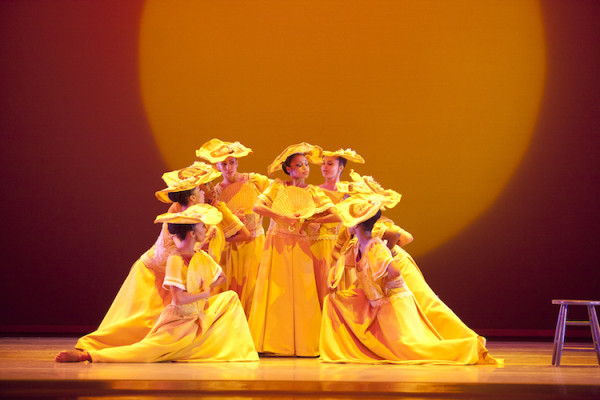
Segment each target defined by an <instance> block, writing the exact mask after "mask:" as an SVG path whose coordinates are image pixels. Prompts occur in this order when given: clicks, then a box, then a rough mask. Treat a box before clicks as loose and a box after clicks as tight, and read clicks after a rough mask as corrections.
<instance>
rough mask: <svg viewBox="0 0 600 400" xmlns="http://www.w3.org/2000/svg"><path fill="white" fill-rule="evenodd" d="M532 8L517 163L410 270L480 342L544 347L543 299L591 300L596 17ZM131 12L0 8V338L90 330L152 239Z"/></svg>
mask: <svg viewBox="0 0 600 400" xmlns="http://www.w3.org/2000/svg"><path fill="white" fill-rule="evenodd" d="M541 4H542V11H543V18H544V26H545V32H546V43H547V54H548V67H547V68H548V76H547V82H546V85H545V93H544V97H543V103H542V107H541V113H540V116H539V120H538V124H537V126H536V130H535V134H534V136H533V143H532V145H531V149H530V151H529V152H528V153H527V154H526V156H525V158H524V160H523V162H522V164H521V165H520V167H519V169H518V170H517V172H516V175H515V177H514V179H513V180H512V181H511V182H510V184H509V186H508V187H507V188H506V189H505V191H504V192H503V193H502V195H501V196H500V198H499V199H498V201H496V203H495V204H494V206H493V207H492V208H491V209H490V210H488V212H487V213H486V214H485V215H484V216H483V217H482V218H480V219H479V220H478V221H477V222H476V223H475V224H473V225H471V226H469V228H468V229H467V230H465V231H463V232H462V233H460V234H459V235H458V236H456V237H455V238H454V239H452V240H451V241H450V242H448V243H446V244H445V245H444V246H442V247H440V248H438V249H436V250H435V251H434V252H431V253H429V254H427V255H425V256H422V257H420V258H419V259H417V262H418V263H419V265H420V267H421V268H422V270H423V272H424V273H425V276H426V278H427V279H428V281H429V283H430V284H431V286H432V287H433V288H434V290H436V292H437V293H438V295H440V297H441V298H442V299H444V300H445V301H446V302H447V303H448V304H449V305H450V306H451V307H452V308H453V309H454V310H455V311H456V312H457V313H458V314H459V315H460V316H461V317H462V318H463V319H464V320H465V321H466V322H467V323H468V324H469V325H470V326H471V327H473V328H475V329H479V330H481V331H482V332H483V333H487V334H500V335H502V334H516V335H525V334H549V333H551V332H552V329H553V326H554V322H555V318H556V313H557V309H556V308H554V307H553V306H552V305H551V304H550V300H551V299H552V298H558V297H563V298H567V297H573V298H600V272H599V271H600V268H599V267H598V260H599V259H600V248H599V246H598V244H597V237H598V235H597V233H596V232H597V229H598V226H599V223H600V211H599V210H598V207H599V205H600V188H599V183H600V179H599V178H600V156H599V155H600V135H599V134H598V126H599V125H600V116H599V114H600V77H599V74H598V72H599V71H600V24H598V20H600V3H599V2H597V1H595V0H587V1H584V0H580V1H576V2H567V1H562V0H551V1H542V2H541ZM142 6H143V2H142V1H133V0H130V1H127V2H123V1H117V0H114V1H96V2H94V1H86V2H71V1H36V2H29V1H3V2H2V3H0V110H1V111H0V135H1V145H0V154H1V157H0V163H1V168H0V176H1V177H2V180H1V181H2V183H3V189H2V197H1V199H2V200H1V202H2V216H3V219H2V221H3V228H4V229H3V231H4V232H5V233H4V235H3V240H2V261H1V263H2V271H3V278H2V281H3V282H4V285H3V286H4V287H3V290H2V291H1V293H2V294H1V296H2V297H1V299H2V304H4V307H2V310H1V311H0V313H1V314H0V315H1V320H0V332H11V331H15V330H17V331H30V332H52V331H55V332H68V331H74V332H78V331H82V330H85V329H88V328H91V327H93V326H95V325H97V324H98V323H99V322H100V319H101V318H102V316H103V315H104V312H105V311H106V309H107V308H108V306H109V305H110V302H111V301H112V299H113V297H114V295H115V294H116V292H117V290H118V288H119V286H120V284H121V283H122V281H123V279H124V278H125V276H126V274H127V272H128V269H129V268H130V266H131V265H132V263H133V262H134V261H135V259H136V258H137V257H139V255H140V254H141V253H142V252H143V251H144V250H146V249H147V248H148V247H149V246H150V245H151V244H152V243H153V241H154V239H155V237H156V235H157V233H158V227H156V226H153V225H152V224H150V223H149V221H151V220H152V219H153V217H154V216H155V215H156V214H158V213H160V212H163V211H164V207H163V206H162V205H161V204H160V203H158V202H157V201H156V200H155V199H154V196H153V195H152V193H153V192H154V190H156V189H157V188H160V187H162V182H161V180H160V176H161V174H162V173H163V172H164V171H165V170H166V165H165V164H164V162H163V161H162V159H161V157H160V155H159V154H158V151H157V149H156V146H155V145H154V142H153V139H152V134H151V132H150V128H149V126H148V123H147V120H146V117H145V114H144V110H143V105H142V103H141V98H140V91H139V84H138V82H139V78H138V64H137V62H138V59H137V55H138V50H137V46H138V24H139V19H140V13H141V11H142ZM205 139H208V138H205ZM201 142H203V140H199V143H201ZM419 240H426V238H419ZM450 274H451V275H453V276H454V277H459V278H460V279H459V280H458V281H459V282H461V285H460V286H459V287H457V286H456V284H455V282H457V280H456V279H451V280H448V279H447V276H448V275H450ZM449 282H451V283H449Z"/></svg>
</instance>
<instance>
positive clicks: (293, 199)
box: [272, 186, 315, 219]
mask: <svg viewBox="0 0 600 400" xmlns="http://www.w3.org/2000/svg"><path fill="white" fill-rule="evenodd" d="M272 208H273V210H274V211H277V212H279V213H281V214H283V215H286V216H295V217H297V218H300V219H306V218H310V217H312V216H313V214H314V213H315V202H314V201H313V198H312V196H311V195H310V193H308V191H307V190H305V189H301V188H298V187H296V186H286V187H285V188H284V189H283V190H282V191H281V192H279V194H278V195H277V197H276V198H275V200H274V201H273V206H272Z"/></svg>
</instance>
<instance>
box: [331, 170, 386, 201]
mask: <svg viewBox="0 0 600 400" xmlns="http://www.w3.org/2000/svg"><path fill="white" fill-rule="evenodd" d="M350 178H352V182H349V181H339V182H337V183H336V184H335V187H336V188H337V190H338V192H340V193H344V194H350V195H352V194H359V193H363V194H373V193H383V192H385V190H384V189H383V187H381V185H380V184H379V183H377V181H375V179H373V177H372V176H367V175H365V176H361V175H359V174H357V173H356V172H354V170H353V169H351V170H350Z"/></svg>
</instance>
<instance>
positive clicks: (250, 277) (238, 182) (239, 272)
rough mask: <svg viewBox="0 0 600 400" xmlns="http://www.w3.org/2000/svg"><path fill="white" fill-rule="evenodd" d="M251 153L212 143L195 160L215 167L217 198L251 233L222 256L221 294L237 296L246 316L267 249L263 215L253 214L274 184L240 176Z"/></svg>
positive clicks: (229, 244)
mask: <svg viewBox="0 0 600 400" xmlns="http://www.w3.org/2000/svg"><path fill="white" fill-rule="evenodd" d="M251 152H252V149H250V148H248V147H246V146H244V145H243V144H241V143H239V142H233V143H231V142H223V141H221V140H219V139H211V140H209V141H208V142H206V143H204V144H203V145H202V147H200V148H199V149H198V150H196V156H197V157H199V158H202V159H204V160H207V161H208V162H211V163H213V164H215V165H216V167H217V169H218V170H219V171H220V172H221V174H222V176H223V180H222V181H221V182H219V183H217V184H216V185H215V192H216V198H217V200H219V201H223V202H224V203H225V204H227V207H228V208H229V209H230V210H231V211H232V212H233V213H234V214H235V215H236V216H238V217H239V218H240V220H241V221H242V222H243V223H244V226H245V227H246V229H247V230H248V232H249V235H250V238H249V239H248V240H245V241H239V240H238V241H229V242H227V243H225V245H224V249H223V251H222V253H221V256H220V261H219V263H220V265H221V267H223V270H224V272H225V275H226V276H227V282H226V283H225V284H224V285H223V287H222V288H221V290H233V291H234V292H236V293H237V294H238V296H239V298H240V301H241V302H242V306H243V307H244V312H245V313H246V316H248V315H249V314H250V306H251V304H252V298H253V296H254V287H255V285H256V275H257V274H258V265H259V264H260V258H261V255H262V251H263V247H264V245H265V232H264V229H263V226H262V223H263V220H262V215H260V214H257V213H255V212H254V211H252V207H254V203H255V202H256V200H257V198H258V195H260V194H261V193H262V192H263V191H264V190H265V189H267V187H269V184H270V183H271V180H270V179H269V178H267V177H266V176H264V175H261V174H257V173H253V172H251V173H240V172H238V159H239V158H241V157H245V156H247V155H248V154H250V153H251Z"/></svg>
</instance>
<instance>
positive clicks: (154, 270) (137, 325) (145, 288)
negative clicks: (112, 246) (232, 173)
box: [75, 162, 221, 350]
mask: <svg viewBox="0 0 600 400" xmlns="http://www.w3.org/2000/svg"><path fill="white" fill-rule="evenodd" d="M219 175H221V173H220V172H219V171H217V170H216V169H215V168H214V167H212V166H211V165H208V164H205V163H202V162H195V163H194V164H192V165H191V166H189V167H187V168H183V169H180V170H176V171H171V172H167V173H165V174H163V180H164V181H165V183H166V184H167V188H166V189H163V190H160V191H158V192H156V197H157V198H158V199H159V200H161V201H163V202H166V203H173V204H172V205H171V207H170V208H169V211H170V212H174V211H181V210H185V209H186V208H187V207H189V206H192V205H195V204H201V203H204V192H202V191H201V190H199V189H198V186H199V185H203V184H206V183H208V182H210V181H212V180H213V179H215V178H217V177H218V176H219ZM175 250H176V247H175V243H174V242H173V239H172V235H171V234H170V233H169V232H168V231H167V225H166V224H163V227H162V229H161V231H160V234H159V235H158V239H157V240H156V243H155V244H154V245H153V246H152V247H151V248H150V249H149V250H148V251H146V252H145V253H144V254H143V255H142V256H141V257H140V258H139V259H138V260H137V261H136V262H135V263H134V264H133V267H131V270H130V271H129V275H128V276H127V278H126V279H125V282H123V285H122V286H121V289H120V290H119V292H118V294H117V296H116V297H115V299H114V300H113V303H112V305H111V306H110V308H109V309H108V312H107V313H106V315H105V316H104V319H103V320H102V322H101V323H100V326H99V327H98V329H97V330H96V331H94V332H92V333H90V334H88V335H86V336H83V337H82V338H80V339H79V341H78V342H77V344H76V345H75V348H77V349H85V350H98V349H103V348H106V347H115V346H124V345H128V344H132V343H135V342H139V341H140V340H141V339H142V338H143V337H144V336H146V334H147V333H148V332H149V331H150V329H151V328H152V326H153V325H154V322H155V321H156V318H157V317H158V315H159V314H160V312H161V311H162V309H163V308H164V306H165V305H166V304H169V302H170V301H171V295H170V293H169V291H168V290H165V289H164V288H163V286H162V282H163V280H164V275H165V267H166V263H167V258H168V257H169V255H171V254H173V252H174V251H175Z"/></svg>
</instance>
